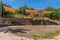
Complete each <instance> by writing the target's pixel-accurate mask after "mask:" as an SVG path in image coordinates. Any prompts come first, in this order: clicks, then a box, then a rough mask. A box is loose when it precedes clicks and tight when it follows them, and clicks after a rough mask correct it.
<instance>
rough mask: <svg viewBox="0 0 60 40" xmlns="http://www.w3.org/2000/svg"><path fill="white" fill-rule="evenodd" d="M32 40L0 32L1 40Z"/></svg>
mask: <svg viewBox="0 0 60 40" xmlns="http://www.w3.org/2000/svg"><path fill="white" fill-rule="evenodd" d="M22 39H23V40H31V39H28V38H25V37H18V36H15V35H12V34H10V33H4V32H0V40H22Z"/></svg>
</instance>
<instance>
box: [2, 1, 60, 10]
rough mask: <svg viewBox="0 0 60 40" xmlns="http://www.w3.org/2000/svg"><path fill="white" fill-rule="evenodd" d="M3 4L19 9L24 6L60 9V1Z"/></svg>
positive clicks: (9, 2) (7, 2)
mask: <svg viewBox="0 0 60 40" xmlns="http://www.w3.org/2000/svg"><path fill="white" fill-rule="evenodd" d="M2 2H3V3H6V4H8V5H10V6H12V7H13V8H19V7H21V6H23V5H27V6H28V7H32V8H35V9H44V8H46V7H48V6H52V7H54V8H60V0H2Z"/></svg>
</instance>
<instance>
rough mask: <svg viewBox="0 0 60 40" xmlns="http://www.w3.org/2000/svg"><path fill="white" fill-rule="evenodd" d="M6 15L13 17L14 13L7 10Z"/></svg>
mask: <svg viewBox="0 0 60 40" xmlns="http://www.w3.org/2000/svg"><path fill="white" fill-rule="evenodd" d="M4 17H7V18H13V17H14V13H12V12H9V11H7V12H5V14H4Z"/></svg>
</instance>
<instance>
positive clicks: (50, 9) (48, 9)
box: [44, 6, 57, 11]
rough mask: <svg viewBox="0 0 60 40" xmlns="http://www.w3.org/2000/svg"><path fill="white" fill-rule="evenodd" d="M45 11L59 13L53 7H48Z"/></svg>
mask: <svg viewBox="0 0 60 40" xmlns="http://www.w3.org/2000/svg"><path fill="white" fill-rule="evenodd" d="M44 10H45V11H57V9H56V8H53V7H50V6H49V7H46V8H45V9H44Z"/></svg>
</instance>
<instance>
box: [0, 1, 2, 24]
mask: <svg viewBox="0 0 60 40" xmlns="http://www.w3.org/2000/svg"><path fill="white" fill-rule="evenodd" d="M1 18H2V0H0V25H1V24H2V21H1V20H2V19H1Z"/></svg>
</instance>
